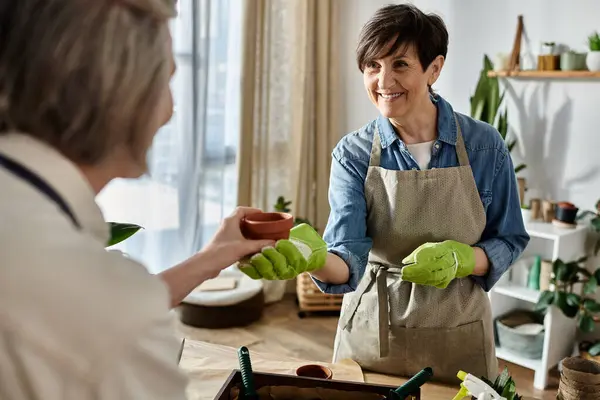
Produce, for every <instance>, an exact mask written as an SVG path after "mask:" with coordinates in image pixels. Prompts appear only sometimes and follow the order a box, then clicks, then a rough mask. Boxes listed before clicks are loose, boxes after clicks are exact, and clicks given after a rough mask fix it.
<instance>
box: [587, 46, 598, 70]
mask: <svg viewBox="0 0 600 400" xmlns="http://www.w3.org/2000/svg"><path fill="white" fill-rule="evenodd" d="M585 64H586V65H587V68H588V69H589V70H590V71H596V72H597V71H600V51H590V52H589V53H587V56H586V58H585Z"/></svg>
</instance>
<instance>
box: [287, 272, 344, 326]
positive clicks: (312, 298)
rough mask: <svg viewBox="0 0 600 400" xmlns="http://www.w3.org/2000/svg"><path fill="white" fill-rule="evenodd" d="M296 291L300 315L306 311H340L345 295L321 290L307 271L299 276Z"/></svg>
mask: <svg viewBox="0 0 600 400" xmlns="http://www.w3.org/2000/svg"><path fill="white" fill-rule="evenodd" d="M296 292H297V296H298V306H299V308H300V314H302V315H300V316H303V313H306V312H323V311H340V310H341V309H342V300H343V298H344V296H343V295H341V294H327V293H323V292H321V290H319V288H318V287H317V285H315V283H314V282H313V280H312V278H311V277H310V275H309V274H307V273H304V274H301V275H299V276H298V278H297V280H296Z"/></svg>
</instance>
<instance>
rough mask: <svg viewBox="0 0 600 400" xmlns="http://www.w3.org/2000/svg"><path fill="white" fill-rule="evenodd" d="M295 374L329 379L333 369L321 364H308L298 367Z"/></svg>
mask: <svg viewBox="0 0 600 400" xmlns="http://www.w3.org/2000/svg"><path fill="white" fill-rule="evenodd" d="M296 375H298V376H304V377H307V378H318V379H331V378H332V377H333V371H331V369H329V368H327V367H324V366H322V365H317V364H308V365H303V366H301V367H299V368H298V369H297V370H296Z"/></svg>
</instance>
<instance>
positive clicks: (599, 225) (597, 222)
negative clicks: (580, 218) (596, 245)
mask: <svg viewBox="0 0 600 400" xmlns="http://www.w3.org/2000/svg"><path fill="white" fill-rule="evenodd" d="M590 224H591V225H592V228H594V230H595V231H596V232H600V217H596V218H594V219H592V220H591V221H590Z"/></svg>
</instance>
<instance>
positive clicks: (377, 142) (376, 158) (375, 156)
mask: <svg viewBox="0 0 600 400" xmlns="http://www.w3.org/2000/svg"><path fill="white" fill-rule="evenodd" d="M380 165H381V137H380V136H379V127H378V126H377V124H375V133H373V145H372V146H371V158H370V159H369V167H379V166H380Z"/></svg>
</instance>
